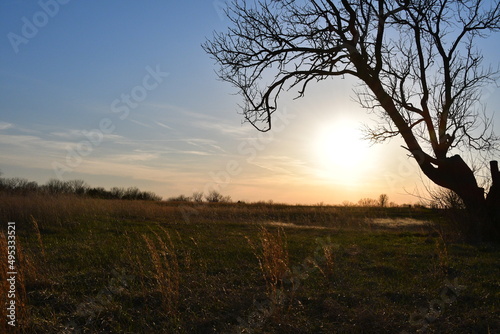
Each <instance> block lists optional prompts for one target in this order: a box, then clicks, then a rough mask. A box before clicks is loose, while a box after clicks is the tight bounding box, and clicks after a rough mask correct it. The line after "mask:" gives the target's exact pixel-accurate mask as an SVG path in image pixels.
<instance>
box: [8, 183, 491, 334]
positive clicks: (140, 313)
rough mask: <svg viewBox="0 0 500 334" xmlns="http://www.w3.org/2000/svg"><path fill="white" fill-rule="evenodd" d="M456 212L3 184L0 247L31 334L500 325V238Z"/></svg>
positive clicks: (482, 328)
mask: <svg viewBox="0 0 500 334" xmlns="http://www.w3.org/2000/svg"><path fill="white" fill-rule="evenodd" d="M446 212H447V211H446V210H440V209H427V208H424V207H382V206H376V207H375V206H373V207H360V206H327V205H316V206H300V205H284V204H273V203H269V202H267V203H265V202H260V203H247V204H245V203H228V202H215V203H211V202H207V201H206V200H202V199H200V200H199V201H195V200H191V201H189V202H186V201H150V200H149V201H145V200H125V199H103V198H92V197H88V196H78V195H76V194H54V195H47V194H46V193H37V192H33V193H29V194H19V193H12V192H2V193H0V221H1V222H2V225H1V226H2V229H1V233H0V247H1V250H2V252H5V250H6V234H7V230H6V224H7V222H9V221H11V222H15V224H16V225H15V226H16V236H17V249H18V253H17V262H18V271H19V275H18V277H17V290H16V292H17V296H16V298H17V305H18V310H17V321H18V323H17V327H16V330H18V331H19V332H22V333H405V332H407V333H416V332H427V333H496V332H499V331H500V283H499V280H498V277H500V267H499V266H498V259H499V258H500V247H499V246H498V245H495V244H489V243H477V244H470V243H465V242H463V241H462V239H461V236H460V235H459V234H457V233H455V231H454V228H453V225H450V224H448V223H447V214H446ZM3 254H5V253H3ZM5 264H6V261H5V260H2V262H0V276H1V277H0V279H1V282H2V285H1V286H0V288H1V289H2V290H3V291H2V293H1V296H5V295H6V294H5V293H4V292H6V291H7V290H6V289H8V285H7V284H5V282H6V277H4V276H5V275H6V273H7V268H5ZM2 266H3V267H2ZM2 303H3V302H2ZM0 312H2V314H1V316H2V326H3V328H2V329H1V330H0V332H6V331H7V330H9V331H11V330H12V328H10V327H9V326H8V325H7V324H6V321H4V319H6V318H5V317H6V313H5V312H6V310H5V308H2V311H0Z"/></svg>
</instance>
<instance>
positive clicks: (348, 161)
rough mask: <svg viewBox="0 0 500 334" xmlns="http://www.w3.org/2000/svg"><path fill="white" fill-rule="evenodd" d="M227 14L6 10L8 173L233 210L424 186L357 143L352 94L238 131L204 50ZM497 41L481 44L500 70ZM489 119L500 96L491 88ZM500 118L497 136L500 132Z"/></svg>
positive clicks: (2, 48) (227, 92) (3, 127)
mask: <svg viewBox="0 0 500 334" xmlns="http://www.w3.org/2000/svg"><path fill="white" fill-rule="evenodd" d="M222 7H223V1H212V0H186V1H160V0H156V1H153V0H152V1H132V0H120V1H118V0H113V1H69V0H64V1H63V0H59V1H57V0H41V1H21V0H16V1H13V0H3V1H2V2H1V4H0V32H1V34H0V35H1V36H2V39H1V44H0V64H1V65H0V66H1V67H0V87H1V90H0V170H1V171H2V173H3V175H2V176H4V177H22V178H27V179H29V180H34V181H37V182H39V183H45V182H47V181H48V180H49V179H51V178H58V177H59V178H62V179H63V180H72V179H83V180H85V181H86V182H87V183H88V184H90V185H91V186H103V187H105V188H110V187H112V186H120V187H130V186H137V187H139V188H140V189H141V190H149V191H153V192H155V193H157V194H159V195H161V196H163V197H164V198H167V197H170V196H176V195H179V194H185V195H190V194H192V193H193V192H194V191H205V192H207V190H212V189H216V190H219V191H220V192H221V193H222V194H224V195H229V196H231V197H232V199H233V200H245V201H256V200H270V199H272V200H273V201H275V202H287V203H292V204H295V203H304V204H314V203H319V202H324V203H325V204H336V203H342V202H343V201H352V202H357V201H358V200H359V199H360V198H364V197H372V198H375V197H378V195H379V194H381V193H386V194H388V196H389V200H390V201H394V202H398V203H404V202H416V201H417V198H415V197H414V196H411V195H409V194H408V193H412V192H414V191H415V189H416V188H419V189H420V190H422V189H423V187H422V180H421V176H420V174H419V173H418V172H417V168H416V166H415V163H414V162H413V161H412V160H410V159H409V158H408V157H407V156H406V152H405V151H404V149H402V148H401V147H400V146H401V145H402V142H401V141H399V140H393V141H392V142H390V143H386V144H379V145H375V146H370V143H368V142H365V141H362V140H361V138H360V137H361V133H360V131H359V130H360V129H361V128H362V125H363V123H365V124H369V123H370V117H373V116H372V115H367V114H366V111H364V110H363V109H361V108H360V107H359V106H358V105H357V104H356V103H355V102H353V101H352V97H353V96H354V93H353V91H352V89H353V88H354V86H355V85H356V81H354V80H353V79H350V78H346V79H338V78H337V79H332V80H329V81H325V82H322V83H320V84H317V85H310V86H309V88H310V89H309V91H308V92H307V93H306V96H305V97H304V98H302V99H299V100H293V98H294V97H295V95H296V92H295V91H291V92H290V93H289V94H286V95H283V99H282V100H281V102H280V106H281V110H279V111H278V112H277V114H278V115H277V116H278V117H277V118H276V120H275V126H276V128H275V129H274V131H272V132H269V133H259V132H257V131H256V130H255V129H254V128H253V127H252V126H251V125H250V124H242V119H243V118H242V116H241V115H240V114H238V112H239V111H240V110H239V108H238V103H240V102H241V98H240V97H239V96H238V95H235V94H234V93H235V92H236V91H235V90H234V88H233V87H231V86H230V85H229V84H227V83H224V82H221V81H219V80H218V79H217V76H216V74H215V70H216V69H217V67H216V65H215V64H214V61H213V60H212V59H210V57H209V56H208V55H207V54H206V53H205V52H204V51H203V50H202V48H201V44H202V43H203V42H204V41H205V40H206V38H209V37H211V36H212V32H213V31H214V30H215V31H224V30H225V28H226V26H227V24H229V22H228V20H227V19H225V18H224V16H223V13H222ZM499 45H500V34H496V35H495V36H493V37H491V38H489V39H488V40H487V41H486V42H484V43H482V44H480V45H479V47H481V48H483V50H484V55H485V60H484V61H485V64H488V63H492V64H494V66H497V65H498V55H499V49H498V48H499V47H498V46H499ZM483 102H484V103H485V104H486V109H487V111H488V112H489V113H490V114H491V113H492V112H493V111H495V110H498V106H499V105H500V89H498V88H497V87H494V86H490V87H487V88H486V89H485V94H484V98H483ZM499 115H500V112H497V114H496V116H495V119H496V125H495V128H496V133H497V134H498V133H500V116H499Z"/></svg>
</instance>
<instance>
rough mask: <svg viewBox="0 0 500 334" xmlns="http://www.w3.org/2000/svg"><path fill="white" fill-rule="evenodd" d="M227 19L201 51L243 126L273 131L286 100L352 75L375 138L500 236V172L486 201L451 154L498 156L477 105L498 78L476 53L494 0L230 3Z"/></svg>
mask: <svg viewBox="0 0 500 334" xmlns="http://www.w3.org/2000/svg"><path fill="white" fill-rule="evenodd" d="M226 14H227V16H228V18H229V19H230V21H231V22H232V24H231V27H230V28H229V29H228V31H227V32H225V33H216V34H215V35H214V36H213V38H212V39H211V40H209V41H207V42H206V43H205V44H204V46H203V47H204V49H205V51H207V52H208V53H209V54H211V56H212V57H213V58H214V59H215V60H216V61H217V63H218V64H219V65H220V69H219V72H218V74H219V76H220V78H221V79H222V80H225V81H228V82H230V83H231V84H233V85H234V86H235V87H236V88H237V89H238V90H239V92H240V94H241V95H242V96H243V98H244V104H243V105H242V108H243V115H244V118H245V120H246V121H248V122H250V123H251V124H252V125H254V126H255V127H256V128H257V129H259V130H261V131H268V130H270V129H271V126H272V122H271V120H272V114H273V113H274V112H275V111H276V109H277V108H278V100H279V96H280V94H281V93H282V92H283V91H285V90H289V89H292V88H295V89H298V97H302V96H303V95H304V93H305V91H306V88H307V86H308V84H309V83H311V82H317V81H321V80H325V79H328V78H332V77H343V76H349V75H350V76H353V77H355V78H357V79H358V80H359V82H360V89H358V90H357V94H356V96H357V100H358V101H359V103H360V104H361V106H362V107H364V108H366V109H368V110H369V111H370V112H373V113H376V114H377V115H378V116H379V117H378V119H379V120H380V123H379V124H378V125H377V126H375V127H372V128H369V129H368V130H367V137H368V138H369V139H371V140H373V141H375V142H382V141H385V140H386V139H389V138H392V137H394V136H401V137H402V138H403V139H404V141H405V143H406V147H405V148H406V150H407V151H408V152H409V153H410V155H411V156H412V157H413V158H414V159H415V161H416V162H417V163H418V165H419V167H420V169H421V170H422V172H423V173H424V174H425V175H426V176H427V177H428V178H429V179H430V180H432V181H433V182H434V183H436V184H438V185H440V186H442V187H445V188H448V189H451V190H453V191H454V192H456V193H457V194H458V195H459V196H460V197H461V198H462V200H463V201H464V203H465V205H466V206H467V208H468V209H469V211H470V212H472V213H474V216H476V217H478V219H477V226H476V227H477V231H476V232H477V234H478V235H483V236H492V235H494V234H492V233H493V232H495V233H496V234H495V238H497V239H499V238H500V236H499V234H500V233H499V230H500V228H499V226H500V223H498V220H499V218H498V217H499V212H498V211H499V210H500V209H498V208H500V200H499V198H500V189H499V188H500V184H499V183H500V180H498V179H499V178H500V174H499V172H498V168H497V167H496V166H497V165H496V164H495V163H493V164H492V165H491V166H492V175H495V176H494V177H493V186H492V187H491V188H490V191H489V193H488V196H487V197H486V196H485V192H484V189H483V188H481V187H479V186H478V183H477V180H476V177H475V175H474V172H473V171H472V169H471V168H470V167H469V166H468V165H467V163H466V162H465V161H464V160H463V159H462V157H461V156H460V155H457V154H455V155H452V154H453V153H456V152H457V151H458V150H459V149H474V150H479V151H490V150H492V149H495V148H497V147H498V140H499V138H498V137H496V136H495V135H494V134H493V133H492V130H491V120H490V119H488V117H486V115H485V114H484V112H483V109H482V105H481V103H479V102H480V97H481V88H482V87H484V85H485V84H488V83H492V82H495V80H496V79H497V73H498V71H496V70H494V69H492V68H490V67H483V66H482V59H483V57H482V56H481V54H480V53H479V52H478V51H477V49H476V44H475V42H476V40H477V39H478V38H485V37H487V36H488V34H489V33H492V32H497V31H498V30H499V28H500V4H499V1H498V0H494V1H483V0H470V1H461V0H390V1H389V0H307V1H304V0H301V1H299V0H261V1H258V2H252V3H251V4H250V3H247V2H246V1H244V0H233V1H232V3H231V4H230V5H229V7H228V9H227V10H226ZM264 78H265V79H264ZM269 80H271V81H269ZM454 149H455V150H454ZM344 158H345V159H348V157H344ZM495 180H497V181H495ZM494 217H496V218H494ZM495 220H496V223H494V221H495Z"/></svg>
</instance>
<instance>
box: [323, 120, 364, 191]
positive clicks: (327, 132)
mask: <svg viewBox="0 0 500 334" xmlns="http://www.w3.org/2000/svg"><path fill="white" fill-rule="evenodd" d="M316 134H317V135H316V136H315V140H314V142H313V146H314V153H315V160H316V165H317V167H318V171H319V174H321V176H327V177H328V178H333V179H337V180H344V181H345V182H352V181H353V179H354V178H356V177H357V176H359V174H361V173H362V172H363V170H365V169H366V166H365V165H364V162H365V161H366V159H367V156H368V154H369V152H370V150H369V149H370V147H369V145H368V143H367V142H366V141H365V140H363V139H362V137H363V135H362V133H361V130H360V124H359V123H358V122H355V121H352V120H346V119H343V120H337V121H332V122H331V123H328V124H325V125H323V126H321V127H320V128H319V130H318V131H317V132H316Z"/></svg>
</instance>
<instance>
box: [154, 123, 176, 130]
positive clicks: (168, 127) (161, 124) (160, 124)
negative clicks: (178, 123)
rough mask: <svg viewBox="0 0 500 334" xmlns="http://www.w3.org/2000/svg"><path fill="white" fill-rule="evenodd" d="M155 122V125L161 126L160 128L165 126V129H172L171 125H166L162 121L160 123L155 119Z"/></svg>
mask: <svg viewBox="0 0 500 334" xmlns="http://www.w3.org/2000/svg"><path fill="white" fill-rule="evenodd" d="M155 123H156V124H157V125H159V126H161V127H162V128H165V129H168V130H173V128H172V127H170V126H168V125H166V124H163V123H161V122H158V121H155Z"/></svg>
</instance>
